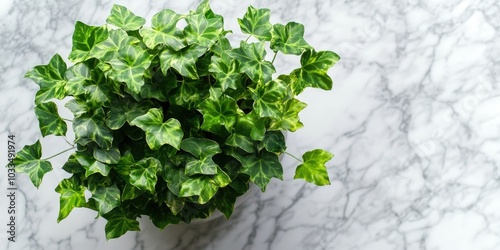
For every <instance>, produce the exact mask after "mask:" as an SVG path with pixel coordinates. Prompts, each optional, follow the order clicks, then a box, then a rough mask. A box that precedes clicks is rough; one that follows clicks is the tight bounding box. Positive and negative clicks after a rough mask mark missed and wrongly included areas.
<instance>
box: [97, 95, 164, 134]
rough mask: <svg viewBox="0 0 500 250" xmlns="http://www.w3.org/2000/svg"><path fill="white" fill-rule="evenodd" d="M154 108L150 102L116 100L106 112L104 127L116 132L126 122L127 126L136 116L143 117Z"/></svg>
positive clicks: (126, 99)
mask: <svg viewBox="0 0 500 250" xmlns="http://www.w3.org/2000/svg"><path fill="white" fill-rule="evenodd" d="M152 107H154V104H153V103H152V102H150V101H141V102H136V101H135V100H133V99H132V98H123V99H119V100H116V101H115V102H114V103H113V104H112V105H111V109H110V110H109V112H108V117H107V119H106V125H107V126H108V127H109V128H110V129H113V130H117V129H119V128H121V127H122V126H123V124H125V122H128V123H129V124H130V123H131V122H132V121H133V120H134V119H135V118H137V117H138V116H141V115H144V114H145V113H147V112H148V111H149V109H151V108H152Z"/></svg>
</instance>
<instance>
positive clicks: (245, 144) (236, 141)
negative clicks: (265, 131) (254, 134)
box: [226, 134, 255, 153]
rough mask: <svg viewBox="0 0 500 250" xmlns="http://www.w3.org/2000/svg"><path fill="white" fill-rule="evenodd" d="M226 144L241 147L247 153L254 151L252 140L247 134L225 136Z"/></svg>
mask: <svg viewBox="0 0 500 250" xmlns="http://www.w3.org/2000/svg"><path fill="white" fill-rule="evenodd" d="M226 144H227V145H229V146H233V147H238V148H241V149H243V150H245V151H246V152H248V153H254V152H255V146H254V141H253V140H252V138H250V137H249V136H244V135H239V134H232V135H230V136H229V137H228V138H227V140H226Z"/></svg>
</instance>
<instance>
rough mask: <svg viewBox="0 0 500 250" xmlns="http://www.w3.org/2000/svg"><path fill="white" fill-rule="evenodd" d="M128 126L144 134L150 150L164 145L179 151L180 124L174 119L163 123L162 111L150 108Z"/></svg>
mask: <svg viewBox="0 0 500 250" xmlns="http://www.w3.org/2000/svg"><path fill="white" fill-rule="evenodd" d="M130 125H132V126H137V127H139V128H141V129H142V130H144V132H146V141H147V143H148V145H149V147H150V148H151V149H152V150H156V149H158V148H160V147H161V145H164V144H168V145H170V146H172V147H174V148H176V149H177V150H179V148H180V144H181V140H182V137H183V136H184V132H183V131H182V128H181V124H180V122H179V121H178V120H177V119H174V118H170V119H168V120H167V121H166V122H163V113H162V110H160V109H157V108H152V109H150V110H149V111H148V112H147V113H146V114H144V115H141V116H138V117H136V118H135V119H134V120H132V122H131V123H130Z"/></svg>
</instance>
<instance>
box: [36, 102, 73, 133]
mask: <svg viewBox="0 0 500 250" xmlns="http://www.w3.org/2000/svg"><path fill="white" fill-rule="evenodd" d="M35 114H36V118H37V119H38V122H39V127H40V132H42V136H44V137H45V136H47V135H66V131H67V130H68V126H67V125H66V122H65V121H64V120H63V119H62V118H61V117H60V116H59V113H58V112H57V106H56V104H55V103H54V102H45V103H39V104H38V105H36V106H35Z"/></svg>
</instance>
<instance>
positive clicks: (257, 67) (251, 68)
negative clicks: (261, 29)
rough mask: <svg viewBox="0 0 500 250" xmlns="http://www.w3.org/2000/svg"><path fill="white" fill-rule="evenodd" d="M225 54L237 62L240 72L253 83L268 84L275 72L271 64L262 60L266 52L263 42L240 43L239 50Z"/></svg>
mask: <svg viewBox="0 0 500 250" xmlns="http://www.w3.org/2000/svg"><path fill="white" fill-rule="evenodd" d="M227 53H228V54H229V55H230V56H231V57H233V58H235V59H236V60H238V62H239V63H240V65H241V67H240V68H241V70H242V71H243V72H244V73H246V74H247V75H248V77H250V79H252V81H254V82H259V81H262V82H268V81H270V80H271V78H272V74H273V73H275V72H276V69H275V68H274V66H273V64H272V63H271V62H268V61H265V60H264V58H265V56H266V50H265V46H264V43H263V42H258V43H251V44H248V43H246V42H244V41H242V42H241V43H240V47H239V48H236V49H233V50H231V51H228V52H227Z"/></svg>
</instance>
